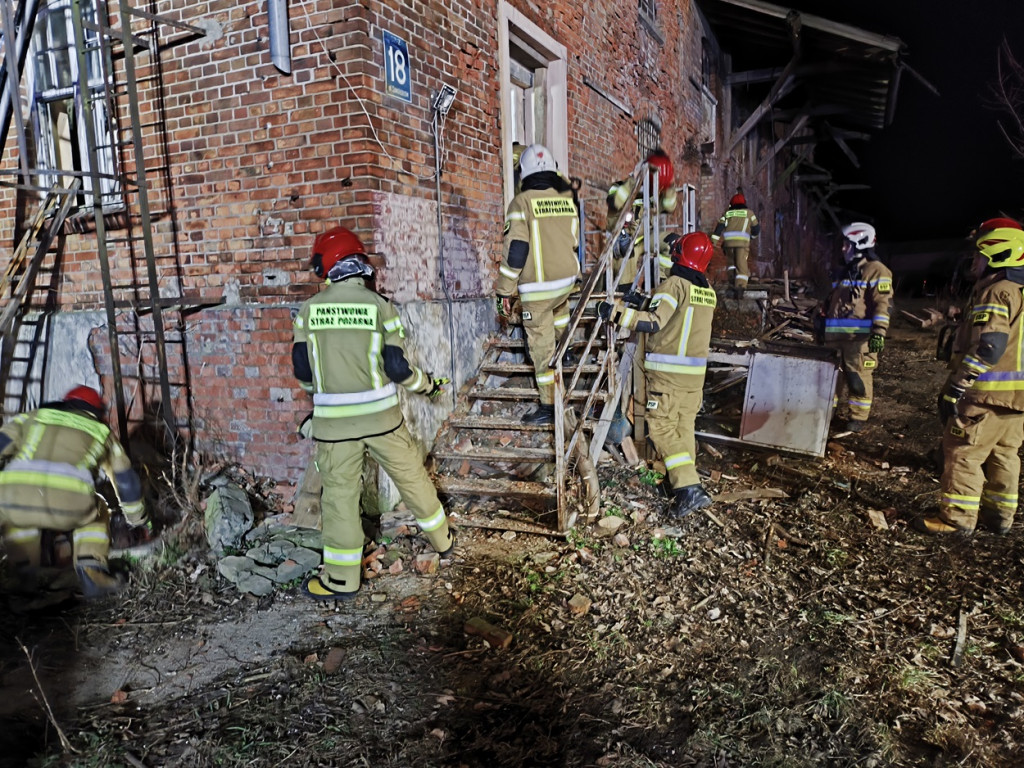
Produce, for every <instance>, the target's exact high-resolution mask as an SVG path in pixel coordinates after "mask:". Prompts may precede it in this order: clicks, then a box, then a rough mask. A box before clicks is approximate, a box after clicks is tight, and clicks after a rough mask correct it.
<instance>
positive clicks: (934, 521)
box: [912, 517, 972, 536]
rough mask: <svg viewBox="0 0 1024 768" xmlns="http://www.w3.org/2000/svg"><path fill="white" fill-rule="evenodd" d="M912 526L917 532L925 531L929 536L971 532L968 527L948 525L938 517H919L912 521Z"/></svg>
mask: <svg viewBox="0 0 1024 768" xmlns="http://www.w3.org/2000/svg"><path fill="white" fill-rule="evenodd" d="M912 525H913V528H914V530H915V531H917V532H918V533H927V534H929V535H931V536H935V535H942V534H946V533H972V531H971V530H970V529H969V528H960V527H958V526H956V525H950V524H949V523H947V522H946V521H945V520H943V519H942V518H940V517H919V518H917V519H916V520H914V522H913V524H912Z"/></svg>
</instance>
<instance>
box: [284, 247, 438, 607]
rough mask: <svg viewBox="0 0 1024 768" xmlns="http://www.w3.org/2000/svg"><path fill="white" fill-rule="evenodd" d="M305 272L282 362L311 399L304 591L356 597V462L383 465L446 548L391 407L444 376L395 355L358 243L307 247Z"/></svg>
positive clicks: (419, 466) (397, 336)
mask: <svg viewBox="0 0 1024 768" xmlns="http://www.w3.org/2000/svg"><path fill="white" fill-rule="evenodd" d="M312 267H313V272H314V273H315V274H316V275H317V277H320V278H323V279H324V281H325V284H324V288H323V290H321V291H320V293H318V294H317V295H315V296H313V297H312V298H310V299H308V300H307V301H306V302H305V303H304V304H303V305H302V307H301V308H300V309H299V313H298V315H296V317H295V322H294V327H293V330H294V344H293V346H292V366H293V369H294V372H295V377H296V378H297V379H298V380H299V383H300V384H301V385H302V388H303V389H305V390H306V391H307V392H311V393H312V395H313V414H312V420H311V427H312V429H311V435H312V437H313V439H314V440H315V441H316V465H317V468H318V469H319V470H320V476H321V479H322V480H323V494H322V496H321V502H320V507H321V515H322V529H323V569H322V571H321V572H320V573H319V574H317V575H314V576H312V577H310V578H309V579H307V580H306V583H305V585H304V589H305V591H306V593H307V594H308V595H310V596H311V597H313V598H316V599H319V600H348V599H351V598H354V597H355V596H356V593H357V591H358V590H359V582H360V577H361V575H362V559H363V527H362V523H361V521H360V517H359V496H360V491H361V483H360V476H361V473H362V467H363V456H364V454H369V455H370V456H371V457H373V459H374V460H376V462H377V463H378V464H379V465H380V466H381V467H383V468H384V470H385V471H386V472H387V473H388V475H389V476H390V477H391V479H392V481H393V482H394V483H395V485H396V486H397V488H398V491H399V493H400V494H401V496H402V500H403V501H404V502H405V504H406V506H408V507H409V509H410V510H412V512H413V515H415V517H416V522H417V524H418V525H419V527H420V528H421V529H422V531H423V533H424V534H425V535H426V537H427V539H428V540H429V541H430V544H431V545H432V546H433V547H434V549H435V550H437V551H438V552H440V553H441V554H442V556H444V555H447V554H449V553H450V552H451V550H452V548H453V546H454V539H453V538H452V532H451V530H450V529H449V527H448V516H447V515H446V514H445V511H444V508H443V507H442V506H441V502H440V501H439V500H438V498H437V490H436V489H435V488H434V484H433V483H432V482H431V480H430V476H429V475H428V474H427V471H426V469H425V468H424V466H423V459H422V455H421V453H420V450H419V448H418V447H417V446H416V443H415V442H414V441H413V438H412V435H411V434H409V430H408V428H407V427H406V426H405V421H404V419H403V416H402V409H401V408H400V406H399V398H398V389H397V388H398V387H399V386H401V387H403V388H404V389H405V390H406V392H409V393H411V394H417V395H425V396H427V397H429V398H434V397H436V396H437V395H438V394H440V393H441V391H442V388H443V387H444V385H445V384H447V383H448V379H445V378H434V377H433V376H432V375H431V374H429V373H424V372H423V371H422V370H420V369H419V368H417V367H416V366H415V365H413V364H412V363H410V362H409V360H408V359H407V358H406V356H405V328H404V327H403V325H402V319H401V318H400V317H399V315H398V311H397V310H396V309H395V307H394V306H393V305H392V304H391V302H389V301H388V300H387V299H385V298H384V297H383V296H381V295H380V294H378V293H376V292H375V291H373V290H371V289H370V288H369V287H367V285H366V283H365V280H364V278H370V277H372V276H373V268H372V267H371V266H370V264H369V263H368V262H367V261H366V251H365V250H364V248H363V244H362V242H360V240H359V238H358V237H356V236H355V235H354V234H353V233H352V232H351V231H349V230H348V229H345V228H344V227H335V228H334V229H331V230H329V231H327V232H324V233H323V234H321V235H320V236H319V237H317V238H316V241H315V242H314V243H313V258H312Z"/></svg>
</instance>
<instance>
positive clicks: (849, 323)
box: [825, 259, 892, 341]
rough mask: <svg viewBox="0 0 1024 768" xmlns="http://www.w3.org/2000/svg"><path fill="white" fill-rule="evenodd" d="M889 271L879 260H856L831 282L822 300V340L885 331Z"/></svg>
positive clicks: (842, 339) (887, 312)
mask: <svg viewBox="0 0 1024 768" xmlns="http://www.w3.org/2000/svg"><path fill="white" fill-rule="evenodd" d="M891 302H892V272H890V271H889V268H888V267H886V266H885V265H884V264H883V263H882V262H880V261H873V260H870V259H859V260H858V261H855V262H853V264H851V265H849V267H847V269H846V271H845V272H844V273H843V274H842V276H841V277H840V278H839V279H838V280H836V281H835V282H833V283H832V291H831V293H829V295H828V298H827V299H825V339H826V341H849V340H851V339H854V338H867V336H868V335H870V334H872V333H877V334H879V335H881V336H885V335H886V333H888V331H889V313H890V311H891V309H892V308H891Z"/></svg>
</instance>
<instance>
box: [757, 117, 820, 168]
mask: <svg viewBox="0 0 1024 768" xmlns="http://www.w3.org/2000/svg"><path fill="white" fill-rule="evenodd" d="M808 119H809V117H808V116H807V115H800V117H799V118H798V119H797V121H796V122H795V123H793V125H792V126H790V129H789V131H788V132H787V133H786V135H785V136H783V137H782V138H781V139H779V140H778V141H776V142H775V145H774V146H773V147H772V148H771V151H770V152H768V154H767V155H766V156H765V158H764V159H763V160H762V161H761V162H760V163H758V166H757V168H756V169H755V170H754V174H753V175H754V176H755V177H756V176H757V175H758V174H759V173H761V171H762V170H763V169H764V167H765V166H766V165H768V163H770V162H771V161H772V160H773V159H774V158H775V155H777V154H778V153H779V150H781V149H782V148H783V147H784V146H786V145H787V144H788V143H789V140H790V139H791V138H793V136H794V134H796V133H798V132H799V131H800V130H802V129H803V127H804V126H805V125H806V124H807V121H808Z"/></svg>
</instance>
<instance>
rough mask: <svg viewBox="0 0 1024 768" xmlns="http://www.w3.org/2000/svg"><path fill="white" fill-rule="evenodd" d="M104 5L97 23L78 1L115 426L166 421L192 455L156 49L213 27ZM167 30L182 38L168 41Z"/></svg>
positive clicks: (124, 428) (123, 429)
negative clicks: (107, 166)
mask: <svg viewBox="0 0 1024 768" xmlns="http://www.w3.org/2000/svg"><path fill="white" fill-rule="evenodd" d="M96 11H97V15H96V18H88V17H86V15H85V14H84V12H83V6H82V3H81V0H72V22H73V27H74V35H75V48H76V51H77V55H78V73H79V84H78V86H79V94H80V96H81V98H82V101H83V106H84V112H85V115H86V117H85V133H86V145H87V146H86V151H87V152H88V153H89V157H90V173H89V176H88V181H89V184H88V185H87V186H88V188H87V190H86V191H87V198H89V199H90V200H91V207H92V217H91V219H90V220H89V224H90V225H94V226H95V232H96V243H97V256H98V259H99V264H100V271H101V276H102V279H103V288H104V309H105V312H106V316H107V335H108V341H109V344H110V349H111V373H112V377H113V384H114V399H115V405H116V412H117V421H118V427H119V430H120V434H121V436H122V438H123V437H125V436H126V435H127V434H128V431H129V423H130V422H131V423H133V424H135V425H141V426H142V428H144V429H145V428H153V427H157V428H158V430H160V429H162V431H163V435H164V438H165V447H166V448H168V449H169V450H170V451H175V450H178V449H179V448H181V447H184V449H185V450H186V451H190V450H191V448H192V446H193V435H192V430H191V424H192V398H191V394H190V393H191V381H190V371H189V365H188V350H187V333H186V324H185V310H186V303H187V302H186V299H185V298H184V297H183V295H182V267H181V261H180V253H179V248H178V241H177V230H176V227H175V224H174V218H173V215H172V214H173V195H172V184H171V179H170V168H169V165H168V163H167V160H166V157H167V153H166V136H165V133H164V130H165V129H164V125H165V119H164V115H163V98H162V70H161V66H160V61H159V53H160V51H161V50H163V49H164V48H166V47H168V46H169V45H174V44H177V43H179V42H185V41H187V40H193V39H196V38H197V37H201V36H202V35H203V34H204V33H203V32H202V30H199V29H197V28H195V27H190V26H189V25H186V24H181V23H178V22H172V21H170V20H168V19H164V18H161V17H159V16H156V15H155V14H152V13H149V12H147V11H142V10H139V9H135V8H132V7H130V6H129V5H127V4H121V5H119V6H118V8H117V13H116V16H114V15H113V14H112V12H111V10H110V6H109V5H108V3H107V2H106V0H97V2H96ZM115 24H116V26H112V25H115ZM162 25H170V26H172V27H174V28H176V29H178V30H180V31H181V34H179V36H178V38H177V39H175V40H171V41H169V42H168V41H164V40H162V38H161V26H162ZM90 59H91V60H92V61H96V60H98V61H99V62H100V63H101V68H102V80H103V88H102V91H101V92H99V91H97V90H96V89H94V87H90V85H89V82H88V79H89V75H90V72H89V69H88V61H89V60H90ZM101 108H102V112H101V111H100V110H101ZM97 114H100V115H101V116H102V115H105V116H106V118H107V120H108V121H109V130H107V131H106V133H105V135H99V134H98V132H97V130H96V125H97V122H98V121H97V119H96V117H97ZM111 157H112V158H113V160H114V163H115V167H114V169H113V172H112V173H105V172H101V171H100V168H101V158H106V159H108V161H109V158H111ZM154 157H155V158H158V161H157V164H154V161H153V159H152V158H154ZM104 188H106V190H107V191H106V192H105V193H104V191H103V190H104ZM157 237H159V243H158V242H157ZM115 275H116V276H117V279H116V280H115V279H114V278H115Z"/></svg>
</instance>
